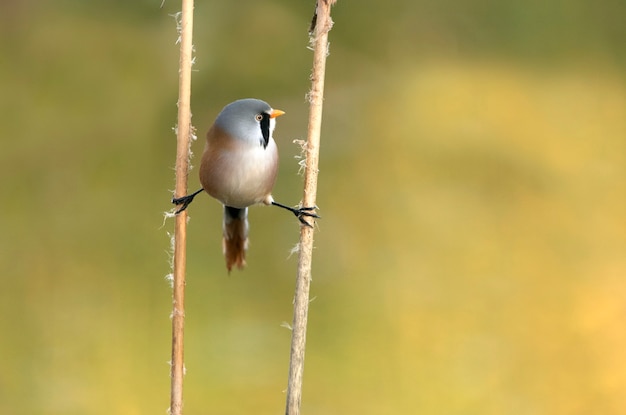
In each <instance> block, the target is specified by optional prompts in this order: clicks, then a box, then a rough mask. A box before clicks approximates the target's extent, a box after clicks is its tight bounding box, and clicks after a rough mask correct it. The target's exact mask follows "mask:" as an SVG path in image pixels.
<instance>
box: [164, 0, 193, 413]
mask: <svg viewBox="0 0 626 415" xmlns="http://www.w3.org/2000/svg"><path fill="white" fill-rule="evenodd" d="M192 32H193V0H182V12H181V15H180V25H179V33H180V38H179V41H180V61H179V78H178V123H177V133H176V190H175V197H182V196H184V195H186V194H187V176H188V173H189V155H190V150H189V149H190V144H191V136H192V125H191V65H192V53H193V51H192V49H193V46H192ZM186 246H187V212H186V211H185V212H181V213H180V214H178V215H176V228H175V234H174V284H173V285H174V287H173V301H172V302H173V305H172V360H171V365H172V366H171V390H170V409H169V413H170V414H172V415H181V414H182V411H183V377H184V371H185V369H184V344H183V338H184V327H185V267H186V262H187V252H186V249H187V248H186Z"/></svg>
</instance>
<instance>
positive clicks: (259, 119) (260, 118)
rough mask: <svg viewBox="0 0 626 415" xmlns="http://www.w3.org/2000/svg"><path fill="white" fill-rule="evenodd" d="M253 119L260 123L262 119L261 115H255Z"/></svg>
mask: <svg viewBox="0 0 626 415" xmlns="http://www.w3.org/2000/svg"><path fill="white" fill-rule="evenodd" d="M254 119H255V120H257V121H259V122H260V121H261V120H262V119H263V114H257V115H255V116H254Z"/></svg>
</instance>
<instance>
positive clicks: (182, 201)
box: [172, 195, 194, 215]
mask: <svg viewBox="0 0 626 415" xmlns="http://www.w3.org/2000/svg"><path fill="white" fill-rule="evenodd" d="M193 198H194V196H192V195H187V196H183V197H174V198H172V203H173V204H175V205H177V206H178V205H182V206H181V207H180V208H179V209H177V210H176V212H174V214H175V215H178V214H179V213H180V212H182V211H183V210H185V209H187V207H188V206H189V204H190V203H191V202H192V201H193Z"/></svg>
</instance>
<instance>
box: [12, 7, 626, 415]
mask: <svg viewBox="0 0 626 415" xmlns="http://www.w3.org/2000/svg"><path fill="white" fill-rule="evenodd" d="M160 6H161V4H160V0H151V1H146V0H142V1H135V2H126V1H104V0H94V1H90V2H81V1H75V0H62V1H57V2H44V1H35V0H26V1H24V0H20V1H15V0H14V1H4V2H1V3H0V44H1V50H2V59H1V60H0V88H1V91H2V93H1V97H2V98H1V100H0V105H1V108H0V109H1V110H0V134H1V135H2V141H1V143H2V145H1V150H0V169H1V170H0V184H1V196H0V197H1V198H2V199H1V200H2V211H3V214H2V215H1V217H0V229H1V237H0V264H1V265H2V269H3V270H4V271H3V272H2V276H1V277H0V278H1V280H2V290H1V291H0V313H1V315H2V318H0V332H1V333H2V334H1V335H0V336H1V337H0V355H1V356H2V363H0V413H3V414H14V415H26V414H44V415H45V414H64V415H71V414H81V415H82V414H94V415H98V414H107V415H108V414H131V415H132V414H154V413H156V414H159V413H161V414H164V413H166V410H167V408H168V406H169V366H168V361H169V359H170V331H171V323H170V320H169V314H170V311H171V288H170V286H169V283H168V282H167V281H166V279H165V276H166V275H167V274H168V273H169V272H170V266H169V254H168V252H169V246H170V237H169V233H171V232H173V227H174V222H173V220H167V221H165V222H164V219H163V214H164V212H165V211H168V210H169V209H170V208H171V206H170V203H169V200H170V198H171V196H172V193H171V190H172V189H173V188H174V171H173V167H174V162H175V151H176V140H175V135H174V133H173V131H172V128H173V127H174V125H175V123H176V100H177V88H178V80H177V74H178V46H177V45H176V44H175V42H176V38H177V33H176V24H175V20H174V18H172V17H171V15H173V14H174V13H176V12H177V11H179V8H180V4H179V3H177V2H174V1H166V2H164V4H163V6H162V7H160ZM313 8H314V1H306V2H305V1H298V2H294V1H288V0H275V1H263V2H259V1H249V0H246V1H243V0H241V1H237V2H202V1H199V2H197V4H196V7H195V28H194V29H195V30H194V44H195V51H196V55H195V56H196V64H195V66H194V69H195V72H194V75H193V85H192V90H193V93H192V108H193V114H194V117H193V123H194V125H195V127H196V128H197V130H198V141H197V142H195V143H194V144H193V151H194V153H195V158H194V159H193V161H192V163H194V164H195V163H197V162H198V160H199V156H200V154H201V152H202V148H203V145H204V134H205V132H206V130H207V129H208V127H209V125H210V124H211V123H212V122H213V119H214V117H215V116H216V115H217V113H218V112H219V111H220V110H221V108H222V107H223V106H224V105H225V104H226V103H228V102H231V101H233V100H235V99H238V98H243V97H257V98H262V99H264V100H266V101H268V102H269V103H270V104H271V105H272V106H273V107H274V108H280V109H283V110H285V111H286V113H287V115H285V116H284V117H281V119H280V120H279V123H278V124H279V125H278V128H277V130H276V132H275V138H276V140H277V142H278V145H279V147H280V151H281V173H280V176H279V179H278V183H277V186H276V188H275V191H274V196H275V198H276V199H277V200H278V201H281V202H282V203H286V204H292V205H295V204H297V203H298V202H299V200H300V198H301V194H302V183H301V182H302V178H301V176H299V175H298V164H297V163H298V159H297V158H295V157H296V156H298V155H299V147H298V145H296V144H294V143H293V140H296V139H303V138H305V134H306V122H307V111H308V106H307V102H306V100H305V94H306V92H307V90H308V88H309V74H310V66H311V60H312V53H311V51H310V50H308V49H307V42H308V35H307V28H308V25H309V22H310V19H311V15H312V12H313ZM333 18H334V20H335V27H334V29H333V30H332V32H331V33H330V39H331V45H330V50H331V54H330V58H329V61H328V67H327V81H326V99H325V107H324V110H325V112H324V122H323V135H322V151H321V159H320V177H319V180H320V182H319V193H318V205H319V206H320V207H321V215H322V216H323V219H322V220H320V221H319V228H318V232H316V249H315V251H314V264H313V283H312V287H311V296H312V297H313V298H314V300H313V302H312V303H311V308H310V321H309V332H308V347H307V360H306V368H305V376H304V378H305V382H304V395H303V403H302V411H303V413H304V414H350V413H355V414H356V413H358V414H372V415H374V414H376V415H377V414H386V413H420V414H481V415H484V414H494V415H495V414H524V415H525V414H591V413H598V414H624V413H626V354H625V353H624V350H626V328H625V327H626V185H625V182H626V76H625V74H626V72H625V69H626V46H625V43H624V39H626V25H624V19H625V18H626V3H624V2H622V1H610V0H608V1H603V2H592V1H589V0H572V1H568V2H562V1H526V2H516V1H512V0H505V1H502V0H497V1H496V0H465V1H460V0H447V1H433V0H397V1H395V2H381V1H371V0H369V1H365V0H361V1H358V2H355V1H347V0H339V2H338V4H337V6H336V7H335V8H334V9H333ZM196 172H197V170H193V171H192V172H191V174H190V179H189V187H190V189H196V188H198V187H199V182H198V179H197V177H196ZM189 212H190V215H191V220H190V223H189V229H188V267H187V269H188V273H187V310H186V311H187V319H186V339H185V342H186V349H185V354H186V368H187V376H186V378H185V413H186V414H216V413H217V414H243V413H256V414H276V413H283V411H284V401H285V393H284V390H285V388H286V381H287V370H288V360H289V343H290V332H289V330H287V329H286V328H284V327H281V324H282V323H283V322H291V319H292V298H293V290H294V278H295V268H296V262H297V258H296V257H295V256H291V257H290V256H289V252H290V250H291V248H292V247H293V246H294V245H295V244H296V242H297V239H298V223H297V221H296V219H295V218H294V217H293V216H292V215H290V214H288V213H285V212H283V211H280V210H279V209H272V208H266V207H256V208H253V209H251V211H250V222H251V246H250V250H249V256H248V267H247V269H246V270H245V271H243V272H238V271H237V272H233V273H232V274H231V275H230V276H229V275H228V274H227V272H226V270H225V266H224V260H223V257H222V255H221V207H220V205H219V204H218V203H217V202H216V201H214V200H212V199H211V198H209V197H208V196H206V195H202V196H199V197H198V198H197V199H196V201H195V202H194V204H193V205H191V207H190V210H189Z"/></svg>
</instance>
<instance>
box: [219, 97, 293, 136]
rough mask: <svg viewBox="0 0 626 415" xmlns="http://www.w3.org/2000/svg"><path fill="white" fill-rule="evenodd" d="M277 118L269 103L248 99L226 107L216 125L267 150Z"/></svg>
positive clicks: (231, 134)
mask: <svg viewBox="0 0 626 415" xmlns="http://www.w3.org/2000/svg"><path fill="white" fill-rule="evenodd" d="M280 113H281V114H282V111H280ZM279 115H280V114H279ZM276 116H277V115H276V114H275V113H274V110H273V109H272V107H270V105H269V104H268V103H267V102H265V101H261V100H260V99H254V98H246V99H240V100H237V101H235V102H231V103H230V104H228V105H226V106H225V107H224V109H222V112H220V113H219V115H218V116H217V118H216V119H215V125H216V126H218V127H219V128H221V129H222V130H223V131H224V132H226V133H227V134H229V135H230V136H232V137H233V138H236V139H239V140H243V141H246V142H249V143H250V144H254V145H260V146H263V148H265V147H267V144H268V143H269V141H270V138H271V137H272V132H273V131H274V127H275V126H276V120H275V117H276Z"/></svg>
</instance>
